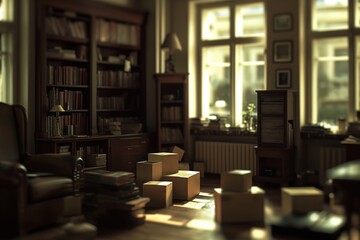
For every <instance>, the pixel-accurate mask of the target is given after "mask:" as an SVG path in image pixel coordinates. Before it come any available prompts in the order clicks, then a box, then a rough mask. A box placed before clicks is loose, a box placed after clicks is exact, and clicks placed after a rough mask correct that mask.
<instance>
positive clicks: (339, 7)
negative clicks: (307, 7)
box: [313, 0, 349, 31]
mask: <svg viewBox="0 0 360 240" xmlns="http://www.w3.org/2000/svg"><path fill="white" fill-rule="evenodd" d="M313 4H314V7H313V15H314V18H313V30H315V31H326V30H336V29H348V27H349V26H348V0H313Z"/></svg>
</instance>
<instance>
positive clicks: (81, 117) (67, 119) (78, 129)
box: [46, 113, 88, 137]
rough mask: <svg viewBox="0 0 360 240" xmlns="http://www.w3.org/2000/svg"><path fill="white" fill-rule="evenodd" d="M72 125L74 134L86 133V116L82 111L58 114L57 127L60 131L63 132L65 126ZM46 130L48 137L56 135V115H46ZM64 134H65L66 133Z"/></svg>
mask: <svg viewBox="0 0 360 240" xmlns="http://www.w3.org/2000/svg"><path fill="white" fill-rule="evenodd" d="M68 125H73V126H74V134H75V135H83V134H86V133H87V128H88V117H87V115H86V114H84V113H71V114H67V115H61V116H59V127H60V133H64V132H65V131H64V129H65V126H68ZM46 130H47V133H48V137H53V136H55V135H56V130H57V128H56V117H55V116H47V117H46ZM64 135H67V134H66V133H65V134H64Z"/></svg>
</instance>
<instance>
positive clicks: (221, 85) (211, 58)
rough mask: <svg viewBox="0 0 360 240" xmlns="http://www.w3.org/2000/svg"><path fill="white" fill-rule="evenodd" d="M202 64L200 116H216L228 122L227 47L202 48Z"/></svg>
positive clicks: (229, 112) (229, 105)
mask: <svg viewBox="0 0 360 240" xmlns="http://www.w3.org/2000/svg"><path fill="white" fill-rule="evenodd" d="M202 62H203V67H202V116H203V117H208V116H209V115H218V116H221V117H226V118H227V119H228V120H230V116H231V106H232V103H231V84H230V48H229V46H219V47H206V48H203V52H202Z"/></svg>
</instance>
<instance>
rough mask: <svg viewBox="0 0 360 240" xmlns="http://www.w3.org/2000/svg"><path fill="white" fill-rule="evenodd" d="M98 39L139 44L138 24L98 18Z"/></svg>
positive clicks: (133, 44)
mask: <svg viewBox="0 0 360 240" xmlns="http://www.w3.org/2000/svg"><path fill="white" fill-rule="evenodd" d="M95 24H96V30H97V31H96V40H97V41H100V42H111V43H117V44H126V45H132V46H137V45H138V43H139V39H138V34H137V32H138V31H139V29H138V28H137V26H136V25H133V24H125V23H119V22H115V21H108V20H105V19H101V18H98V19H96V22H95Z"/></svg>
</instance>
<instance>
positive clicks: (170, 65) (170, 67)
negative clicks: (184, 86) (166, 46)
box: [165, 54, 175, 73]
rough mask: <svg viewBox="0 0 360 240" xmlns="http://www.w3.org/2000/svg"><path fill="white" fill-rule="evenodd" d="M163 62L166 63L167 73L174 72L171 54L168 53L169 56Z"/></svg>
mask: <svg viewBox="0 0 360 240" xmlns="http://www.w3.org/2000/svg"><path fill="white" fill-rule="evenodd" d="M165 64H166V72H167V73H174V72H175V66H174V63H173V61H172V56H171V54H169V57H168V58H167V59H166V60H165Z"/></svg>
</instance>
